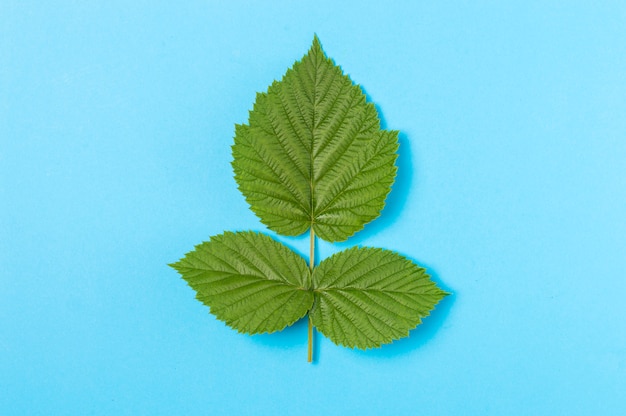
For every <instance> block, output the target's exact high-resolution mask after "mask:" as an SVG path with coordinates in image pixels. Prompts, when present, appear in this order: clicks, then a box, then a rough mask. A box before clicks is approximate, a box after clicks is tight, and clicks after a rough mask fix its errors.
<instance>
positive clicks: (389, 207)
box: [337, 86, 414, 248]
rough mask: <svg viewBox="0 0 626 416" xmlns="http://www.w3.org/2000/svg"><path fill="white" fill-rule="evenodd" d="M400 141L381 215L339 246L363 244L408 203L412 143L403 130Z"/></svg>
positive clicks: (368, 98) (410, 182)
mask: <svg viewBox="0 0 626 416" xmlns="http://www.w3.org/2000/svg"><path fill="white" fill-rule="evenodd" d="M361 90H362V91H363V93H364V94H365V96H366V97H367V101H368V102H370V103H372V104H374V103H373V102H372V100H371V97H370V96H369V94H368V93H367V92H366V91H365V89H364V88H363V87H362V86H361ZM374 107H376V111H377V112H378V117H379V118H380V127H381V128H382V129H387V121H386V120H385V117H384V115H383V113H382V110H381V109H380V107H379V106H378V105H376V104H374ZM398 143H399V148H398V158H397V159H396V166H397V168H398V171H397V174H396V178H395V181H394V183H393V185H392V187H391V192H389V195H387V199H386V200H385V206H384V208H383V210H382V211H381V213H380V216H379V217H377V218H375V219H374V220H372V221H371V222H369V223H367V224H365V227H364V228H363V229H362V230H361V231H358V232H357V233H356V234H355V235H353V236H352V237H350V238H349V239H348V241H345V242H340V243H337V246H339V247H343V248H347V247H351V246H354V245H358V244H361V243H363V242H364V241H365V240H367V239H368V238H369V237H372V236H373V235H376V234H377V233H379V232H380V231H381V230H383V229H384V228H386V227H388V226H390V225H391V224H393V223H394V222H395V221H397V218H398V217H399V214H400V212H402V209H403V208H404V206H405V204H406V195H408V193H409V191H410V190H411V185H412V181H413V174H414V172H413V161H412V158H411V143H410V141H409V138H408V136H407V135H406V134H405V133H403V132H402V131H400V132H399V134H398Z"/></svg>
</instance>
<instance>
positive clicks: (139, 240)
mask: <svg viewBox="0 0 626 416" xmlns="http://www.w3.org/2000/svg"><path fill="white" fill-rule="evenodd" d="M314 33H317V35H318V36H319V38H320V40H321V43H322V46H323V48H324V49H325V51H326V52H327V53H328V55H329V56H331V57H332V58H333V59H334V60H335V61H336V62H337V63H338V64H339V65H341V66H342V68H343V69H344V71H345V72H346V73H348V74H349V75H350V76H351V77H352V79H353V80H354V81H355V82H357V83H359V84H361V85H362V86H363V89H364V91H365V92H366V93H367V95H368V97H369V98H370V99H371V100H372V101H373V102H374V103H375V104H376V105H377V108H378V109H379V111H380V112H381V117H382V119H383V122H384V126H385V127H386V128H390V129H397V130H400V131H401V136H400V137H401V148H400V156H399V162H398V163H399V172H398V179H397V182H396V184H395V186H394V189H393V191H392V193H391V194H390V197H389V199H388V203H387V207H386V208H385V210H384V211H383V214H382V216H381V217H380V218H379V219H378V220H376V221H375V222H372V223H371V224H369V225H367V226H366V228H365V229H364V230H363V231H362V232H361V233H359V234H357V235H356V236H355V237H354V238H353V239H351V240H348V242H347V243H342V244H336V245H330V244H327V243H323V242H322V243H320V245H319V250H318V258H325V257H327V256H329V255H330V254H332V253H334V252H335V251H338V250H340V249H344V248H346V247H350V246H352V245H354V244H360V245H367V246H376V247H384V248H388V249H393V250H396V251H398V252H400V253H402V254H404V255H406V256H409V257H411V258H412V259H414V260H415V261H417V262H418V263H420V264H422V265H424V266H425V267H427V268H428V269H429V271H430V272H431V273H432V275H433V276H434V278H435V280H436V281H437V283H438V284H440V285H441V286H442V287H443V288H444V289H446V290H448V291H450V292H452V293H453V295H452V296H449V297H448V298H446V299H445V300H444V301H443V302H442V303H441V304H440V305H439V306H438V307H437V309H436V310H435V311H434V313H433V314H432V316H430V317H428V318H427V319H426V320H425V322H424V324H423V325H421V326H420V327H418V329H416V330H415V331H412V332H411V335H410V337H409V338H407V339H403V340H401V341H398V342H396V343H394V344H391V345H388V346H385V347H383V348H381V349H379V350H375V351H367V352H360V351H352V350H349V349H345V348H342V347H337V346H335V345H333V344H332V343H331V342H330V341H328V340H327V339H324V338H322V337H321V336H318V337H317V338H316V354H317V358H318V360H317V362H316V363H315V364H313V365H311V364H307V362H306V349H307V340H306V336H307V334H306V332H307V331H306V324H304V323H302V322H300V323H298V324H296V325H295V326H294V327H291V328H288V329H287V330H285V331H284V332H282V333H279V334H273V335H262V336H253V337H250V336H245V335H241V334H238V333H236V332H235V331H233V330H231V329H229V328H228V327H226V326H225V325H224V324H223V323H221V322H220V321H217V320H216V319H215V318H214V317H213V316H212V315H210V314H209V313H208V308H206V307H204V306H203V305H201V304H200V303H199V302H197V301H196V300H195V299H194V293H193V291H192V290H191V289H190V288H189V287H187V285H186V284H185V283H184V281H182V280H181V279H180V278H179V276H178V275H177V274H176V272H175V271H174V270H172V269H171V268H169V267H167V266H166V264H167V263H171V262H173V261H176V260H178V259H179V258H180V257H181V256H183V255H184V253H185V252H187V251H189V250H191V249H192V248H193V246H194V245H195V244H198V243H200V242H201V241H203V240H207V239H208V238H209V236H211V235H215V234H219V233H221V232H223V231H224V230H248V229H250V230H256V231H267V230H266V229H265V227H263V226H262V224H261V223H260V222H259V221H258V219H257V218H256V217H255V216H254V214H253V213H252V212H251V211H250V210H249V209H248V207H247V205H246V202H245V200H244V198H243V197H242V196H241V195H240V194H239V192H238V190H237V188H236V184H235V181H234V179H233V177H232V169H231V166H230V160H231V156H230V146H231V144H232V137H233V133H234V124H235V123H243V122H246V120H247V112H248V110H249V109H251V107H252V103H253V101H254V98H255V93H256V92H257V91H263V90H265V89H266V88H267V86H268V85H269V84H270V83H271V82H272V81H273V80H274V79H280V77H281V76H282V75H283V73H284V72H285V71H286V70H287V68H288V67H290V66H291V65H292V64H293V62H294V61H295V60H296V59H300V58H301V57H302V56H303V55H304V53H306V51H307V50H308V48H309V46H310V44H311V41H312V39H313V34H314ZM624 39H626V3H624V2H622V1H604V2H596V3H592V2H582V1H581V2H578V1H571V2H563V1H507V2H490V1H474V2H463V1H452V2H409V1H398V2H388V4H382V2H380V3H379V2H362V1H361V2H357V1H345V2H334V1H316V2H311V1H304V2H287V1H284V2H278V1H269V2H242V1H229V2H217V1H190V2H184V3H183V2H180V3H179V2H152V1H151V2H148V1H137V2H122V1H107V2H104V1H99V2H75V1H57V2H23V1H13V0H5V1H3V2H2V4H1V5H0V414H2V415H53V414H67V415H144V414H145V415H172V414H180V415H204V414H212V415H222V414H223V415H273V414H285V415H346V414H358V415H382V414H390V415H391V414H393V415H415V414H425V415H426V414H427V415H529V414H534V415H544V414H546V415H547V414H551V415H591V414H597V415H624V414H626V400H624V392H625V391H626V326H625V324H624V316H626V302H625V301H624V299H625V297H626V116H625V115H626V41H624ZM269 234H270V235H274V234H273V233H271V232H269ZM279 240H281V241H283V242H285V243H286V244H288V245H289V246H291V247H293V248H294V249H295V250H297V251H299V252H300V253H302V254H303V255H306V253H307V247H308V240H307V238H306V236H303V237H301V238H283V237H279Z"/></svg>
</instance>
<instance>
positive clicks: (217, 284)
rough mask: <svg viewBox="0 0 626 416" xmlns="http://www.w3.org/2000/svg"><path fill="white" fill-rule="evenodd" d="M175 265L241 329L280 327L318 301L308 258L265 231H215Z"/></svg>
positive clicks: (215, 311)
mask: <svg viewBox="0 0 626 416" xmlns="http://www.w3.org/2000/svg"><path fill="white" fill-rule="evenodd" d="M171 266H172V267H173V268H174V269H176V270H177V271H178V272H179V273H180V274H181V275H182V277H183V279H185V280H186V281H187V283H188V284H189V286H191V288H192V289H194V290H195V291H196V298H197V299H198V300H199V301H201V302H202V303H204V304H205V305H207V306H209V307H210V310H211V313H213V314H214V315H215V316H216V317H217V318H218V319H220V320H222V321H224V322H226V324H227V325H229V326H230V327H232V328H234V329H236V330H238V331H239V332H245V333H248V334H258V333H263V332H275V331H280V330H281V329H283V328H285V327H286V326H288V325H291V324H292V323H294V322H295V321H297V320H298V319H300V318H302V317H303V316H304V315H305V314H306V313H307V311H308V310H309V309H310V308H311V306H312V304H313V293H312V292H311V291H310V290H309V289H310V279H311V278H310V271H309V268H308V267H307V265H306V263H305V261H304V259H302V257H300V256H299V255H297V254H296V253H294V252H293V251H291V250H290V249H288V248H287V247H285V246H284V245H282V244H280V243H279V242H277V241H274V240H273V239H272V238H270V237H268V236H265V235H262V234H257V233H253V232H240V233H232V232H226V233H224V234H222V235H218V236H215V237H211V239H210V241H209V242H204V243H202V244H199V245H197V246H196V248H195V250H194V251H191V252H189V253H187V254H186V255H185V257H184V258H183V259H181V260H180V261H179V262H177V263H175V264H172V265H171Z"/></svg>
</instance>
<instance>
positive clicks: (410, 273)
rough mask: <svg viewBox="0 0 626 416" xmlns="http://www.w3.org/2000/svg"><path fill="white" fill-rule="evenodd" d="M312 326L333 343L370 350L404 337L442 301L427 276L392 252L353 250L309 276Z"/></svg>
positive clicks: (440, 295) (326, 262)
mask: <svg viewBox="0 0 626 416" xmlns="http://www.w3.org/2000/svg"><path fill="white" fill-rule="evenodd" d="M313 287H314V292H315V303H314V306H313V309H312V311H311V312H310V314H311V319H312V322H313V324H314V325H315V326H316V327H317V329H318V330H319V331H320V332H322V333H323V334H324V335H326V336H327V337H328V338H330V339H331V340H332V341H333V342H334V343H336V344H339V345H344V346H347V347H350V348H355V347H356V348H360V349H367V348H374V347H379V346H381V345H382V344H386V343H389V342H391V341H393V340H395V339H398V338H402V337H405V336H407V335H408V333H409V330H411V329H413V328H415V327H416V326H417V325H418V324H420V323H421V320H422V318H424V317H426V316H428V315H429V313H430V311H431V310H432V309H433V308H434V307H435V305H436V304H437V303H438V302H439V301H440V300H441V299H442V298H443V297H444V296H446V294H447V293H446V292H444V291H442V290H441V289H439V288H438V287H437V286H436V285H435V284H434V283H433V281H432V280H430V277H429V276H428V274H426V271H425V270H424V269H423V268H421V267H419V266H417V265H416V264H415V263H413V262H411V261H410V260H409V259H407V258H406V257H403V256H401V255H399V254H397V253H395V252H393V251H389V250H383V249H379V248H358V247H354V248H351V249H348V250H345V251H343V252H340V253H337V254H335V255H333V256H331V257H330V258H328V259H326V260H324V261H323V262H322V263H321V264H320V265H319V266H318V267H317V268H315V271H314V272H313Z"/></svg>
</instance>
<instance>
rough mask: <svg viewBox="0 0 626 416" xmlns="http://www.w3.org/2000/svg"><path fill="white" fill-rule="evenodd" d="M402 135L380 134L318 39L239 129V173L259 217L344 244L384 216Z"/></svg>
mask: <svg viewBox="0 0 626 416" xmlns="http://www.w3.org/2000/svg"><path fill="white" fill-rule="evenodd" d="M397 149H398V132H397V131H385V130H381V129H380V121H379V119H378V114H377V112H376V108H375V107H374V105H373V104H372V103H367V102H366V97H365V95H364V94H363V92H362V91H361V88H360V87H359V86H358V85H354V84H353V83H352V81H351V80H350V78H349V77H348V76H347V75H344V74H343V72H342V70H341V68H340V67H338V66H336V65H334V64H333V62H332V61H331V60H330V59H329V58H328V57H326V55H325V54H324V52H323V51H322V49H321V46H320V43H319V40H318V39H317V37H315V39H314V40H313V45H312V46H311V49H310V50H309V52H308V54H306V55H305V56H304V57H303V58H302V60H300V61H299V62H296V63H295V64H294V65H293V67H292V68H291V69H289V70H288V71H287V73H286V74H285V75H284V76H283V78H282V80H281V81H275V82H274V83H273V84H272V85H271V86H270V87H269V89H268V90H267V92H266V93H260V94H257V97H256V102H255V103H254V107H253V110H252V111H251V112H250V116H249V120H248V124H244V125H238V126H236V130H235V144H234V145H233V159H234V160H233V162H232V165H233V169H234V172H235V179H236V181H237V183H238V185H239V189H240V190H241V192H242V193H243V194H244V196H245V197H246V200H247V201H248V203H249V204H250V207H251V209H252V211H254V212H255V213H256V214H257V216H258V217H259V218H260V219H261V222H263V224H265V225H267V226H268V227H269V228H270V229H271V230H273V231H275V232H277V233H279V234H283V235H299V234H302V233H304V232H305V231H307V230H308V229H309V228H310V227H312V228H313V230H314V232H315V234H316V235H318V236H319V237H320V238H322V239H324V240H326V241H330V242H333V241H344V240H346V239H347V238H348V237H350V236H351V235H353V234H354V233H355V232H357V231H359V230H361V229H362V228H363V226H364V225H365V224H366V223H368V222H370V221H372V220H373V219H375V218H376V217H378V216H379V215H380V212H381V210H382V209H383V207H384V201H385V198H386V197H387V195H388V193H389V191H390V190H391V185H392V183H393V181H394V178H395V175H396V167H395V160H396V156H397V154H396V151H397Z"/></svg>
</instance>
